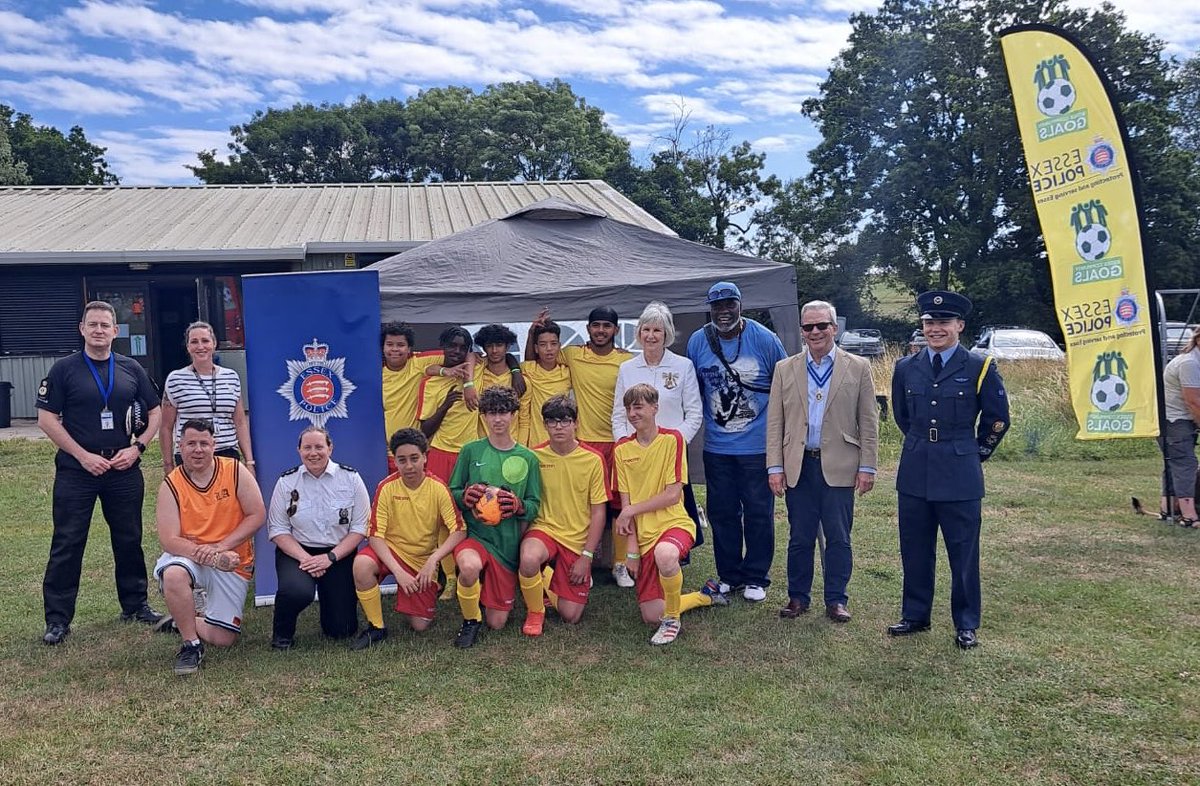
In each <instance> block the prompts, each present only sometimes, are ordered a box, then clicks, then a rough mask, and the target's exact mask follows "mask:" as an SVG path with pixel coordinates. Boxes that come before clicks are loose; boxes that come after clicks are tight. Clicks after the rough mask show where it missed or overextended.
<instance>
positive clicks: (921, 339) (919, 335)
mask: <svg viewBox="0 0 1200 786" xmlns="http://www.w3.org/2000/svg"><path fill="white" fill-rule="evenodd" d="M927 346H929V342H928V341H926V340H925V331H923V330H921V328H917V329H916V330H914V331H913V332H912V336H911V337H910V338H909V339H908V354H910V355H915V354H917V353H918V352H920V351H921V350H922V349H924V348H925V347H927Z"/></svg>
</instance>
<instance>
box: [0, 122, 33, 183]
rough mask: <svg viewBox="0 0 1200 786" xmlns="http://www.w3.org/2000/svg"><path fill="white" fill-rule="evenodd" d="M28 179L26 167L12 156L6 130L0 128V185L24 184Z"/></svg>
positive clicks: (29, 179)
mask: <svg viewBox="0 0 1200 786" xmlns="http://www.w3.org/2000/svg"><path fill="white" fill-rule="evenodd" d="M30 181H31V178H30V177H29V170H28V167H26V166H25V162H24V161H17V160H16V159H15V158H13V152H12V145H11V144H9V141H8V132H7V131H5V130H4V129H3V128H0V186H26V185H29V183H30Z"/></svg>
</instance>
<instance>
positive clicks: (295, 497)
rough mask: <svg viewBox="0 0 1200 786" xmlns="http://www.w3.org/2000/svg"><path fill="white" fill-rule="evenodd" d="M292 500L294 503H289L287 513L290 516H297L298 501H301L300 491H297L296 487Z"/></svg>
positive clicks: (293, 490)
mask: <svg viewBox="0 0 1200 786" xmlns="http://www.w3.org/2000/svg"><path fill="white" fill-rule="evenodd" d="M291 500H292V504H290V505H288V508H287V514H288V515H289V516H295V515H296V503H297V502H299V501H300V492H299V491H297V490H296V489H292V496H291Z"/></svg>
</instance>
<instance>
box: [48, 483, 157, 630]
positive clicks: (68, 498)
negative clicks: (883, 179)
mask: <svg viewBox="0 0 1200 786" xmlns="http://www.w3.org/2000/svg"><path fill="white" fill-rule="evenodd" d="M144 492H145V480H144V479H143V478H142V468H141V466H140V465H135V466H133V467H131V468H130V469H126V470H116V469H110V470H109V471H108V472H105V473H104V474H103V475H93V474H92V473H90V472H88V471H87V470H85V469H83V468H80V467H63V466H61V465H60V466H58V467H57V469H56V471H55V473H54V496H53V506H52V510H53V514H52V515H53V517H54V535H53V536H52V537H51V539H50V559H49V561H48V562H47V563H46V576H45V578H44V579H43V580H42V600H43V603H44V604H45V609H46V624H50V623H52V622H60V623H62V624H64V625H69V624H71V620H72V619H74V617H75V599H76V598H77V597H78V595H79V576H80V573H81V572H82V570H83V552H84V549H85V548H86V547H87V540H88V530H89V529H90V528H91V526H92V513H93V512H94V511H95V509H96V500H97V499H99V500H100V509H101V511H103V513H104V520H105V521H106V522H107V523H108V534H109V539H110V540H111V541H112V551H113V563H114V568H115V569H114V573H115V574H116V581H117V600H118V601H120V603H121V611H122V612H125V613H132V612H134V611H137V610H138V609H140V608H141V607H142V605H143V604H145V603H146V555H145V554H143V553H142V497H143V494H144Z"/></svg>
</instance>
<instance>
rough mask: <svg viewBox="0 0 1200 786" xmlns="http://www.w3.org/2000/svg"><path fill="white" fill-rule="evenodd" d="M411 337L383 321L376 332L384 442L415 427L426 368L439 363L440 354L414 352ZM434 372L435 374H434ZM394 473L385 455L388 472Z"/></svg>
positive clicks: (409, 331)
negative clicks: (381, 387) (380, 366)
mask: <svg viewBox="0 0 1200 786" xmlns="http://www.w3.org/2000/svg"><path fill="white" fill-rule="evenodd" d="M414 340H415V334H414V333H413V329H412V328H411V327H410V326H409V325H408V324H406V323H404V322H387V323H384V324H383V326H381V327H380V329H379V349H380V351H381V352H382V354H383V423H384V429H385V430H384V439H385V440H388V439H390V438H391V436H392V435H393V434H395V433H396V432H397V431H399V430H400V429H402V428H415V427H416V426H417V422H418V421H417V392H418V389H419V388H420V386H421V381H422V380H424V379H425V375H426V369H429V368H430V367H431V366H438V365H440V364H441V363H442V360H443V358H442V353H441V352H438V351H433V352H414V351H413V346H414ZM434 373H435V374H436V373H437V372H436V371H435V372H434ZM395 471H396V467H395V465H394V464H393V460H392V454H391V452H389V453H388V472H389V473H392V472H395Z"/></svg>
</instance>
